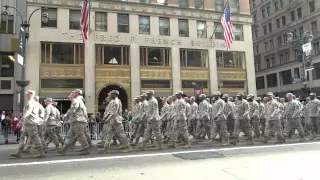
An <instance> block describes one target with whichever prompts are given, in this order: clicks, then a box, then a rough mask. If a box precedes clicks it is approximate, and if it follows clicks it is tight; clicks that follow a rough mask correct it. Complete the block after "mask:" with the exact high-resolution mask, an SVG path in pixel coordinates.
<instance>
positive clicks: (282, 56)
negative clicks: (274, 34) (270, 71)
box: [279, 54, 285, 64]
mask: <svg viewBox="0 0 320 180" xmlns="http://www.w3.org/2000/svg"><path fill="white" fill-rule="evenodd" d="M279 57H280V64H285V58H284V54H280V55H279Z"/></svg>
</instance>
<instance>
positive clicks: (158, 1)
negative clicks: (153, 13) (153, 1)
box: [157, 0, 168, 5]
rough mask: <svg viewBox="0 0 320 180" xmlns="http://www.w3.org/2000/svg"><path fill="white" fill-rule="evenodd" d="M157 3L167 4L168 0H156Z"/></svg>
mask: <svg viewBox="0 0 320 180" xmlns="http://www.w3.org/2000/svg"><path fill="white" fill-rule="evenodd" d="M157 4H159V5H168V0H157Z"/></svg>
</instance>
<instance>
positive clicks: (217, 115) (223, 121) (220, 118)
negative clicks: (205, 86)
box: [209, 92, 230, 146]
mask: <svg viewBox="0 0 320 180" xmlns="http://www.w3.org/2000/svg"><path fill="white" fill-rule="evenodd" d="M213 97H214V99H215V102H214V105H213V106H215V112H214V114H213V117H212V130H211V136H210V137H209V138H210V141H209V143H210V144H213V143H214V139H215V137H216V136H217V135H218V133H219V136H220V137H221V138H222V141H223V145H224V146H226V145H229V135H228V128H227V117H226V112H227V113H230V109H226V104H225V101H223V100H222V99H220V97H221V93H220V92H216V93H214V94H213Z"/></svg>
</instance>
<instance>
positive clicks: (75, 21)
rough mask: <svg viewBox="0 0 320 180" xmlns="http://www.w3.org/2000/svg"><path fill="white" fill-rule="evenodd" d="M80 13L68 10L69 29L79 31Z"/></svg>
mask: <svg viewBox="0 0 320 180" xmlns="http://www.w3.org/2000/svg"><path fill="white" fill-rule="evenodd" d="M80 17H81V11H79V10H69V29H76V30H80V29H81V27H80Z"/></svg>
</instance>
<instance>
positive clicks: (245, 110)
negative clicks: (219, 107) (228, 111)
mask: <svg viewBox="0 0 320 180" xmlns="http://www.w3.org/2000/svg"><path fill="white" fill-rule="evenodd" d="M243 96H244V94H243V93H238V94H237V100H238V101H237V102H236V107H235V126H234V137H233V141H232V142H231V144H233V145H236V143H237V141H238V140H239V134H240V131H241V129H242V131H243V132H244V133H245V135H246V136H247V138H248V139H247V144H248V145H252V144H253V137H252V128H251V127H252V126H251V124H250V117H249V112H250V108H249V103H248V101H246V100H244V99H243Z"/></svg>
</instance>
